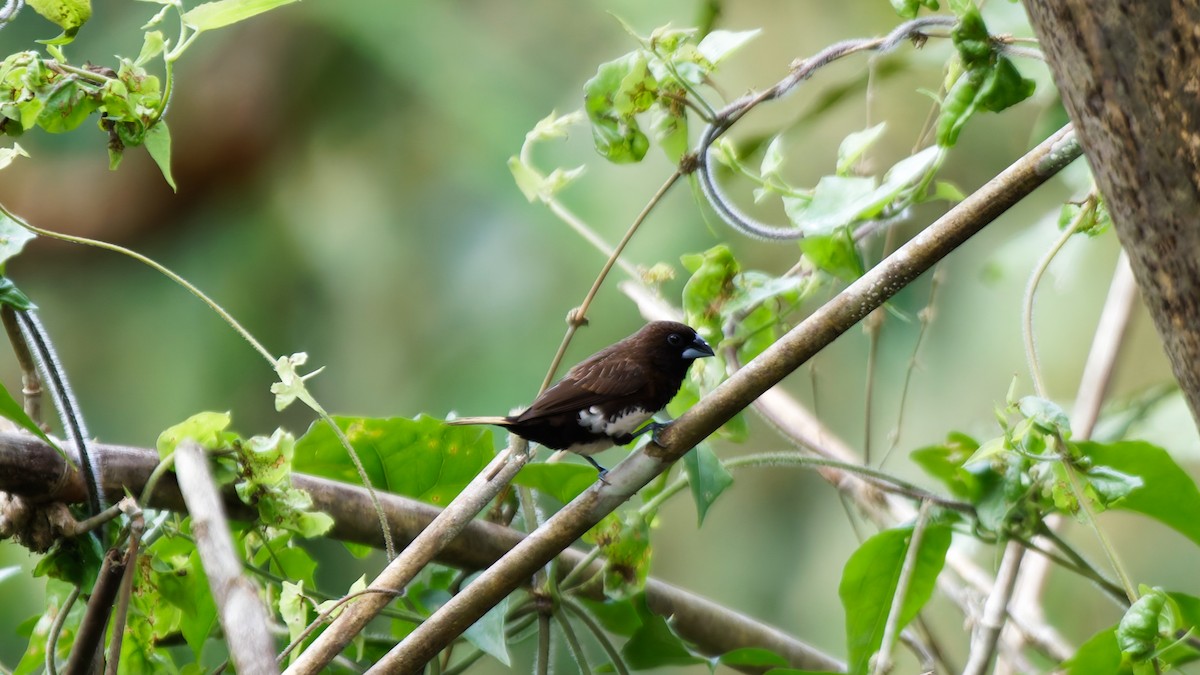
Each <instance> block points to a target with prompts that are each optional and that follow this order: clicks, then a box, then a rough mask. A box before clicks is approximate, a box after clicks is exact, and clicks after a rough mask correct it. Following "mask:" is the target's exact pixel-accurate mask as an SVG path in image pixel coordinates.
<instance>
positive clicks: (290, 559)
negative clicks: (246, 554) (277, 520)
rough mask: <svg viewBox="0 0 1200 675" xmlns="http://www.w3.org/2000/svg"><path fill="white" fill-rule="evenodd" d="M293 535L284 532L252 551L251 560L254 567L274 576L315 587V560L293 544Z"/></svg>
mask: <svg viewBox="0 0 1200 675" xmlns="http://www.w3.org/2000/svg"><path fill="white" fill-rule="evenodd" d="M293 539H294V537H293V535H292V533H290V532H285V533H284V534H281V535H279V536H277V537H275V538H273V539H271V540H270V541H268V542H264V544H263V545H262V546H260V547H259V548H258V550H257V551H255V552H254V556H253V557H252V558H251V562H252V563H253V564H254V566H255V567H261V568H263V569H265V570H266V571H268V572H270V573H271V574H274V575H276V576H280V577H283V578H285V579H291V580H293V581H297V582H303V583H304V584H307V585H308V586H309V587H310V588H315V587H316V584H315V578H314V574H315V573H316V571H317V561H316V560H313V557H312V556H311V555H310V554H309V553H308V551H306V550H305V549H303V548H302V547H300V546H296V545H294V544H293V543H292V542H293Z"/></svg>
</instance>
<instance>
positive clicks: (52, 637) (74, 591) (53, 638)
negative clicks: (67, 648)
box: [46, 586, 80, 675]
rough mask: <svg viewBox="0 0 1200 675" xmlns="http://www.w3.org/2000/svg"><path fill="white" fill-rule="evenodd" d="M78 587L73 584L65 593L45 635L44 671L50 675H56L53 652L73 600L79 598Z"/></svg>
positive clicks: (56, 647) (56, 668)
mask: <svg viewBox="0 0 1200 675" xmlns="http://www.w3.org/2000/svg"><path fill="white" fill-rule="evenodd" d="M79 593H80V591H79V587H78V586H73V587H72V588H71V592H70V593H68V594H67V598H66V600H64V601H63V604H62V607H61V608H59V610H58V616H56V617H54V622H53V623H52V624H50V632H49V633H48V634H47V635H46V672H47V673H49V674H50V675H58V665H57V664H56V663H55V654H56V653H57V652H58V637H59V636H60V635H62V629H63V625H64V624H66V622H67V615H68V614H70V613H71V608H72V607H74V606H75V601H76V600H78V599H79Z"/></svg>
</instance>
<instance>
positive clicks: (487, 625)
mask: <svg viewBox="0 0 1200 675" xmlns="http://www.w3.org/2000/svg"><path fill="white" fill-rule="evenodd" d="M477 576H479V575H478V574H476V575H473V576H472V577H471V578H470V579H468V582H467V583H470V581H472V580H474V578H475V577H477ZM464 586H465V585H464ZM507 614H508V598H504V599H503V600H501V601H500V602H499V603H498V604H496V605H495V606H493V607H492V608H491V609H489V610H488V611H487V614H484V615H483V616H482V617H480V618H479V620H478V621H476V622H475V623H473V624H471V627H470V628H468V629H467V630H466V631H464V632H463V637H465V638H466V639H467V642H470V643H471V644H473V645H475V646H476V647H478V648H479V649H481V650H482V651H483V652H484V653H486V654H490V655H492V656H493V657H494V658H495V659H496V660H497V661H499V662H500V663H503V664H504V665H506V666H511V665H512V659H511V658H510V657H509V655H508V640H507V639H506V638H505V634H504V619H505V616H506V615H507Z"/></svg>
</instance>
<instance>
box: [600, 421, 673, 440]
mask: <svg viewBox="0 0 1200 675" xmlns="http://www.w3.org/2000/svg"><path fill="white" fill-rule="evenodd" d="M669 426H671V423H670V422H654V421H651V422H650V423H649V424H647V425H646V426H644V427H642V428H641V429H638V430H637V431H635V432H633V433H631V434H625V435H624V436H616V437H614V438H613V443H616V444H617V445H629V444H630V443H632V442H633V439H635V438H637V437H638V436H641V435H642V434H644V433H646V432H647V431H649V432H650V440H652V441H654V442H655V443H658V433H659V432H660V431H662V430H663V429H666V428H667V427H669ZM660 445H661V444H660Z"/></svg>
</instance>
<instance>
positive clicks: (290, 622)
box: [279, 581, 308, 664]
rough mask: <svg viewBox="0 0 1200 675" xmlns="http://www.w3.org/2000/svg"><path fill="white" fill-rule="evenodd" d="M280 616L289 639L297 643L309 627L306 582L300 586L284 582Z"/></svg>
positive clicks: (290, 659) (296, 652) (292, 658)
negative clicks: (305, 593)
mask: <svg viewBox="0 0 1200 675" xmlns="http://www.w3.org/2000/svg"><path fill="white" fill-rule="evenodd" d="M279 616H280V618H282V619H283V624H284V625H285V626H287V629H288V638H289V639H290V641H291V642H295V641H296V640H297V639H299V637H300V636H301V635H302V634H303V633H304V628H305V627H306V626H307V625H308V601H307V600H306V599H305V598H304V582H300V583H298V584H296V583H292V582H290V581H284V582H283V584H282V587H281V588H280V591H279ZM300 651H301V650H300V649H293V650H292V652H291V653H290V654H289V655H288V663H289V664H290V663H292V662H293V661H295V659H296V657H297V656H299V652H300Z"/></svg>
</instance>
